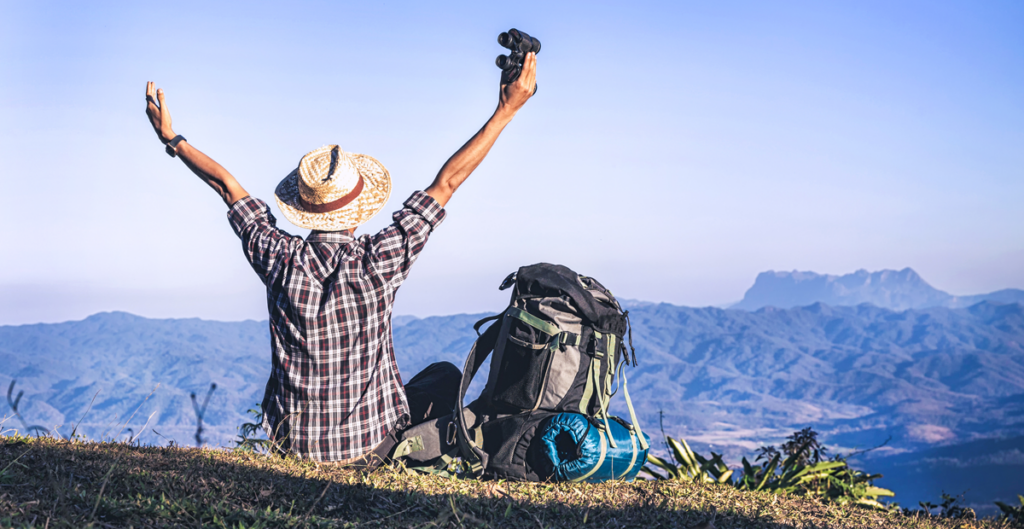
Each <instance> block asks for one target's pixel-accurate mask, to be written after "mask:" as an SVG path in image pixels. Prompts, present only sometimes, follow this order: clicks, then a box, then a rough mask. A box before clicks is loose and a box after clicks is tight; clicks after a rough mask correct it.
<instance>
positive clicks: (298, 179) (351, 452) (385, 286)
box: [146, 53, 537, 466]
mask: <svg viewBox="0 0 1024 529" xmlns="http://www.w3.org/2000/svg"><path fill="white" fill-rule="evenodd" d="M536 65H537V59H536V56H535V55H534V54H532V53H531V54H529V56H528V57H527V58H526V60H525V64H524V67H523V73H522V75H520V76H519V78H518V79H517V80H516V81H515V82H513V83H511V84H504V85H501V89H500V95H499V100H498V108H497V110H495V111H494V114H493V115H492V116H491V118H490V119H489V120H488V121H487V123H486V124H485V125H484V126H483V128H482V129H480V131H479V132H477V133H476V135H474V136H473V137H472V138H471V139H470V140H469V141H468V142H467V143H466V144H465V145H463V146H462V148H461V149H459V150H458V151H457V152H456V153H455V154H454V155H452V157H451V158H449V159H448V161H447V162H446V163H445V164H444V166H443V167H442V168H441V171H440V172H439V173H438V174H437V177H436V178H434V182H433V183H432V184H431V185H430V187H428V188H427V189H426V191H417V192H415V193H413V194H412V196H411V197H409V199H408V200H406V201H405V204H404V207H403V208H402V209H401V210H399V211H398V212H396V213H395V214H394V217H393V218H394V223H393V224H391V225H390V226H388V227H386V228H384V229H383V230H381V231H380V232H379V233H377V234H375V235H362V236H360V237H358V238H356V237H354V235H353V234H354V232H355V230H356V228H358V227H359V225H361V224H363V223H365V222H366V221H368V220H370V218H372V217H373V216H374V215H376V214H377V213H378V212H379V211H380V210H381V209H382V208H383V207H384V206H385V204H386V203H387V200H388V197H389V196H390V194H391V177H390V175H389V174H388V172H387V170H386V169H385V168H384V166H383V165H381V164H380V162H378V161H377V160H375V159H373V158H371V157H369V156H366V155H361V154H352V153H349V152H345V151H343V150H341V149H340V148H339V147H338V146H337V145H329V146H326V147H321V148H320V149H317V150H315V151H313V152H310V153H309V154H307V155H305V156H303V157H302V160H301V161H300V162H299V166H298V167H297V168H296V169H295V170H294V171H292V172H291V174H289V175H288V176H287V177H285V179H284V180H283V181H281V183H280V184H279V185H278V186H277V190H276V192H275V195H276V198H277V203H278V205H279V206H280V208H281V211H282V212H283V213H284V216H285V217H286V218H287V219H288V220H289V221H291V222H292V224H295V225H296V226H300V227H303V228H309V229H311V230H313V231H312V232H311V233H310V234H309V236H308V237H306V239H305V240H303V239H302V238H301V237H296V236H292V235H289V234H288V233H286V232H284V231H282V230H281V229H279V228H277V227H276V219H275V218H274V216H273V215H272V214H271V213H270V210H269V209H268V207H267V205H266V204H265V203H264V202H263V201H262V200H259V199H257V198H253V197H250V196H249V194H248V193H246V191H245V190H244V189H242V186H241V185H240V184H239V183H238V181H237V180H235V178H234V177H233V176H231V174H230V173H228V172H227V170H225V169H224V168H223V167H221V166H220V165H219V164H218V163H217V162H215V161H213V160H212V159H210V158H209V157H208V156H206V155H205V154H203V153H201V152H199V150H198V149H196V148H195V147H193V146H192V145H190V144H189V143H188V142H187V141H185V139H184V138H183V137H181V136H178V135H177V134H175V133H174V131H173V130H172V129H171V115H170V112H169V111H168V108H167V103H166V100H165V98H164V92H163V90H157V89H156V88H155V87H154V85H153V83H152V82H150V83H148V84H147V86H146V100H147V104H146V113H147V115H148V116H149V120H150V122H151V123H152V125H153V129H154V130H155V131H156V134H157V136H158V137H159V138H160V141H161V142H163V143H164V144H165V145H166V146H167V147H166V150H167V153H168V154H170V155H171V156H177V157H179V158H181V160H182V161H183V162H185V165H186V166H188V168H189V169H191V170H192V172H194V173H195V174H196V175H198V176H199V178H201V179H202V180H203V181H204V182H206V183H207V184H208V185H209V186H210V187H212V188H213V189H214V190H215V191H216V192H217V193H219V194H220V196H221V198H223V199H224V202H225V203H226V204H227V205H228V206H229V209H228V220H229V221H230V222H231V227H232V228H233V229H234V230H235V233H236V234H238V236H239V238H241V240H242V249H243V250H244V251H245V256H246V258H247V259H248V260H249V263H250V264H252V267H253V270H255V271H256V274H257V275H259V277H260V279H261V280H262V281H263V283H264V284H265V285H266V287H267V308H268V309H269V311H270V335H271V349H272V355H273V356H272V358H273V362H272V369H271V373H270V380H269V381H268V382H267V389H266V394H265V396H264V398H263V405H262V407H263V428H264V430H266V432H267V435H268V436H269V437H270V438H271V440H272V441H274V442H275V443H276V444H277V445H278V446H280V447H281V449H283V450H285V451H288V452H292V453H294V454H296V455H298V456H300V457H303V458H309V459H313V460H316V461H334V462H343V463H350V464H354V465H358V466H374V465H375V464H376V462H378V461H379V460H380V456H383V455H386V454H387V452H388V451H389V450H390V449H391V446H392V445H393V444H394V438H395V437H394V434H395V433H396V431H397V430H400V429H401V428H403V427H405V426H406V425H408V423H409V421H410V413H409V404H408V402H407V399H406V393H405V390H404V389H403V386H402V380H401V376H400V374H399V372H398V366H397V365H396V363H395V354H394V350H393V348H392V338H391V310H392V306H393V303H394V300H395V291H396V290H397V289H398V287H399V286H400V285H401V284H402V282H403V281H404V280H405V278H406V276H407V275H408V274H409V268H410V267H411V266H412V264H413V262H415V260H416V256H417V255H419V253H420V251H422V250H423V246H424V244H425V243H426V242H427V238H428V236H429V235H430V233H431V231H433V229H434V228H436V227H437V226H438V225H439V224H440V223H441V221H442V220H444V217H445V210H444V209H443V208H444V206H445V205H446V204H447V203H448V200H449V199H450V198H451V196H452V193H454V192H455V190H456V189H458V187H459V186H460V185H461V184H462V182H463V181H465V180H466V178H467V177H469V175H470V174H471V173H472V172H473V170H474V169H476V167H477V166H478V165H479V164H480V162H481V161H483V159H484V157H485V156H487V152H488V151H489V150H490V148H491V146H492V145H494V141H495V140H496V139H497V138H498V135H499V134H501V131H502V129H504V128H505V125H507V124H508V123H509V122H510V121H511V120H512V118H513V117H514V116H515V115H516V112H518V111H519V109H520V108H522V106H523V105H524V104H525V103H526V101H527V100H528V99H529V98H530V96H531V95H532V94H533V91H534V79H535V76H536ZM428 369H429V368H428ZM456 371H457V369H456ZM428 413H429V411H428ZM420 419H422V418H420Z"/></svg>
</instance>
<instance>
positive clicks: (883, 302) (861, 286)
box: [730, 268, 1024, 310]
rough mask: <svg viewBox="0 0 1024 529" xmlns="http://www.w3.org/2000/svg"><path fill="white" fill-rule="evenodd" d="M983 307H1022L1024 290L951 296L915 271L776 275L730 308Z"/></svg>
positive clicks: (761, 277) (763, 278) (760, 279)
mask: <svg viewBox="0 0 1024 529" xmlns="http://www.w3.org/2000/svg"><path fill="white" fill-rule="evenodd" d="M982 301H994V302H997V303H1024V290H1020V289H1016V288H1008V289H1004V290H999V291H996V292H990V293H988V294H977V295H973V296H954V295H952V294H949V293H946V292H943V291H942V290H939V289H937V288H935V287H933V286H931V285H929V284H928V283H927V282H926V281H925V280H924V279H922V278H921V276H920V275H918V274H917V272H915V271H914V270H913V269H910V268H904V269H903V270H880V271H877V272H868V271H867V270H857V271H856V272H853V273H852V274H846V275H841V276H836V275H827V274H816V273H814V272H798V271H796V270H794V271H792V272H775V271H768V272H762V273H760V274H758V276H757V279H756V280H755V281H754V286H752V287H750V289H749V290H747V292H746V294H745V295H744V296H743V300H742V301H740V302H739V303H736V304H735V305H733V306H731V307H730V308H735V309H743V310H757V309H759V308H761V307H769V306H771V307H779V308H790V307H803V306H806V305H810V304H812V303H825V304H826V305H860V304H861V303H870V304H872V305H875V306H878V307H882V308H887V309H892V310H907V309H924V308H929V307H947V308H963V307H969V306H971V305H974V304H976V303H979V302H982Z"/></svg>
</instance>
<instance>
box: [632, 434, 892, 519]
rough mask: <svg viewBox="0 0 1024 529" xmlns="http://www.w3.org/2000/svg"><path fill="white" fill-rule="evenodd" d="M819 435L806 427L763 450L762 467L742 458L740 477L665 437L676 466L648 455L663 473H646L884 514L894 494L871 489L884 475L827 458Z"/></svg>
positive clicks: (715, 459)
mask: <svg viewBox="0 0 1024 529" xmlns="http://www.w3.org/2000/svg"><path fill="white" fill-rule="evenodd" d="M817 435H818V434H817V432H815V431H814V430H811V429H810V428H805V429H803V430H801V431H799V432H795V433H794V434H793V435H791V436H789V440H788V441H787V442H786V443H785V444H783V445H782V447H781V450H780V449H778V448H775V447H774V446H766V447H762V448H761V450H760V451H759V453H758V455H757V458H755V463H756V462H758V461H762V460H763V461H764V464H752V463H750V462H749V461H748V460H747V458H746V457H744V458H743V461H742V462H743V469H742V471H741V472H740V474H739V475H738V476H736V473H735V472H734V471H733V470H732V469H730V468H729V467H728V466H727V465H726V464H725V462H724V461H722V455H721V454H716V453H714V452H711V457H710V458H706V457H704V456H702V455H700V454H697V453H696V452H694V451H693V450H692V449H691V448H690V445H689V444H687V443H686V441H685V440H682V439H680V440H676V439H673V438H671V437H668V436H667V435H666V436H665V441H666V443H667V444H668V446H669V449H670V451H671V452H672V456H673V458H674V459H675V461H676V462H675V463H672V462H669V461H666V460H663V459H661V458H659V457H657V456H653V455H648V456H647V460H648V461H650V462H651V464H653V465H654V466H655V467H657V468H658V469H660V470H661V471H663V472H665V474H661V473H660V472H658V471H656V470H654V469H652V468H650V467H646V466H645V467H644V469H643V471H644V472H645V473H647V474H649V475H651V476H652V477H654V478H655V479H662V480H664V479H681V480H686V481H698V482H708V483H720V484H723V485H729V486H732V487H734V488H736V489H739V490H755V491H771V492H785V493H787V494H795V495H799V496H809V497H815V498H820V499H823V500H828V501H832V502H835V503H839V504H855V505H863V506H867V507H873V508H876V509H886V508H887V507H886V506H885V505H883V504H882V503H880V502H879V501H878V498H879V497H882V496H895V494H894V493H893V492H892V491H891V490H888V489H883V488H881V487H875V486H874V485H872V484H871V483H872V482H873V481H874V480H876V479H878V478H880V477H882V476H881V474H867V473H864V472H861V471H859V470H854V469H852V468H850V466H849V465H848V464H847V462H846V459H845V458H843V457H841V456H835V457H833V458H832V459H823V456H824V454H825V448H824V447H822V446H821V445H820V444H819V443H818V440H817ZM784 455H785V456H786V459H785V460H784V461H783V460H782V457H783V456H784ZM780 462H781V464H780ZM734 477H735V479H733V478H734Z"/></svg>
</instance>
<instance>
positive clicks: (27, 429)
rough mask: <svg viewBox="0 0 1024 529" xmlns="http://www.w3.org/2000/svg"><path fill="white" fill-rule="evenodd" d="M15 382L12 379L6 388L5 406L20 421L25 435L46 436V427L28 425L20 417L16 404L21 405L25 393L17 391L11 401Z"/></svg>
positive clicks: (15, 380)
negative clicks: (16, 394)
mask: <svg viewBox="0 0 1024 529" xmlns="http://www.w3.org/2000/svg"><path fill="white" fill-rule="evenodd" d="M17 382H18V380H17V379H12V380H11V385H10V386H7V405H8V406H10V407H11V411H13V412H14V416H15V417H17V418H18V420H19V421H21V425H22V426H24V427H25V433H26V434H28V433H32V432H35V434H36V435H37V436H39V435H46V433H47V432H48V431H49V430H47V429H46V427H44V426H37V425H29V424H28V423H27V422H25V418H24V417H22V416H21V412H20V411H18V404H20V403H21V397H22V396H23V395H25V392H24V391H19V392H18V396H17V397H14V398H13V399H12V398H11V395H12V394H13V393H14V384H16V383H17Z"/></svg>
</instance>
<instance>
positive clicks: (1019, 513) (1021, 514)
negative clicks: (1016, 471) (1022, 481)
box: [996, 494, 1024, 527]
mask: <svg viewBox="0 0 1024 529" xmlns="http://www.w3.org/2000/svg"><path fill="white" fill-rule="evenodd" d="M1017 500H1018V501H1020V505H1007V504H1005V503H1003V502H1001V501H997V502H996V505H997V506H998V507H999V510H1000V511H1002V512H1001V513H1000V514H999V519H1000V520H1006V521H1008V522H1010V523H1012V524H1014V525H1016V526H1019V527H1024V495H1020V494H1018V495H1017Z"/></svg>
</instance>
